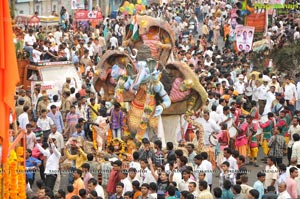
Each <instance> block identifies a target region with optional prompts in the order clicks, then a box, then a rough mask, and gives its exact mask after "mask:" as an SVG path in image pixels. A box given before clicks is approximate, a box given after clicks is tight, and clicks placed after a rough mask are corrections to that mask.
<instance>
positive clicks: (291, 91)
mask: <svg viewBox="0 0 300 199" xmlns="http://www.w3.org/2000/svg"><path fill="white" fill-rule="evenodd" d="M294 97H295V98H296V100H297V99H298V96H297V91H296V86H295V84H292V83H289V84H286V85H285V87H284V99H285V100H291V99H293V98H294Z"/></svg>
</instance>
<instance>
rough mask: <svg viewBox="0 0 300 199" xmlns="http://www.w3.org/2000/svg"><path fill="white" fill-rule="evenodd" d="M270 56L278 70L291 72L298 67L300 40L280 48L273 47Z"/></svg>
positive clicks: (299, 63)
mask: <svg viewBox="0 0 300 199" xmlns="http://www.w3.org/2000/svg"><path fill="white" fill-rule="evenodd" d="M270 58H271V59H273V64H274V66H275V68H276V69H277V70H278V71H288V72H292V71H294V70H299V69H300V67H299V65H300V42H293V43H292V44H289V45H287V46H284V47H283V48H280V49H274V50H272V52H271V55H270Z"/></svg>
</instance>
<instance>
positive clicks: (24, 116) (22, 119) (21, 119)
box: [18, 112, 29, 130]
mask: <svg viewBox="0 0 300 199" xmlns="http://www.w3.org/2000/svg"><path fill="white" fill-rule="evenodd" d="M18 122H19V126H20V128H21V129H23V130H26V125H27V124H29V118H28V113H26V112H23V113H22V114H21V115H19V117H18Z"/></svg>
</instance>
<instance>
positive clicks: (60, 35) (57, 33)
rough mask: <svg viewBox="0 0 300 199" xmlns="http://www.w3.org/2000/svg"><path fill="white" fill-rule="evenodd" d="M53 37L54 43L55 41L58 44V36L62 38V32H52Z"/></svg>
mask: <svg viewBox="0 0 300 199" xmlns="http://www.w3.org/2000/svg"><path fill="white" fill-rule="evenodd" d="M53 37H54V39H55V43H57V44H58V45H59V44H60V38H62V32H60V31H56V32H55V33H54V35H53Z"/></svg>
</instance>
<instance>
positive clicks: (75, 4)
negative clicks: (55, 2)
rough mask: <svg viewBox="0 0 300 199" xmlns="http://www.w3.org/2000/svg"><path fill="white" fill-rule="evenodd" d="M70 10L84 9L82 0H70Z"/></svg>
mask: <svg viewBox="0 0 300 199" xmlns="http://www.w3.org/2000/svg"><path fill="white" fill-rule="evenodd" d="M71 8H72V10H76V9H84V8H85V7H84V0H71Z"/></svg>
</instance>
